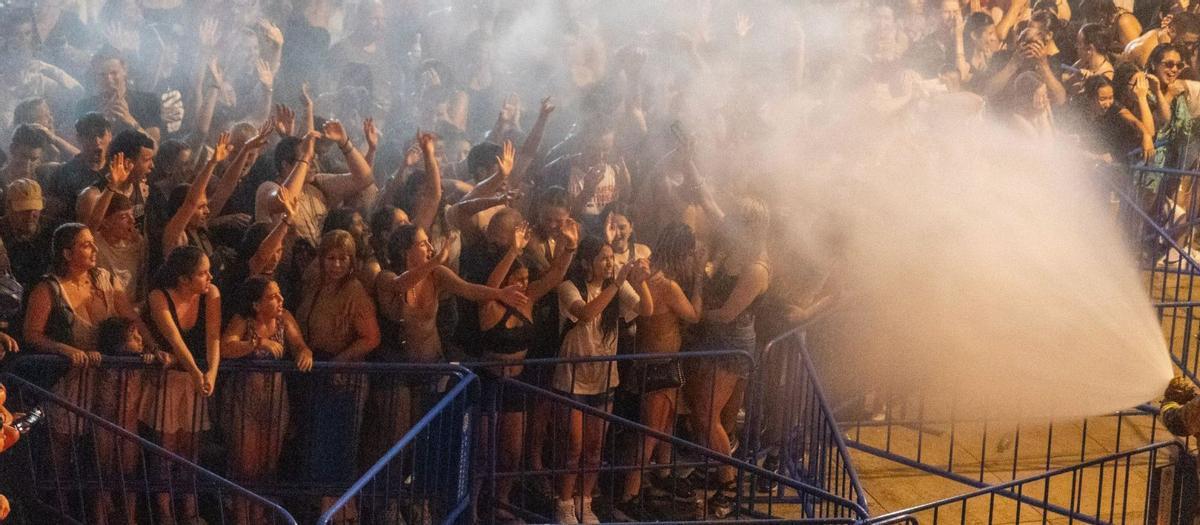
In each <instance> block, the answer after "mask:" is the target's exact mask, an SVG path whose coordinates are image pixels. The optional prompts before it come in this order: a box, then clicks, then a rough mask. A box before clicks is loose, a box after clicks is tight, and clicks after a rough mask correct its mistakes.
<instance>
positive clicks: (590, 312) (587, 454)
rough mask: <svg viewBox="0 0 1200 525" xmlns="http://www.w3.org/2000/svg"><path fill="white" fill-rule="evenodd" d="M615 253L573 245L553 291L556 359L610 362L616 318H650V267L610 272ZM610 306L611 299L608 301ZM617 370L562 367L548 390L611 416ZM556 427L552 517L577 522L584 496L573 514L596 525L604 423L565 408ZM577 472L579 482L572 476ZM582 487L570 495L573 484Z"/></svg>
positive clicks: (602, 246) (597, 243) (633, 265)
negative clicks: (561, 452)
mask: <svg viewBox="0 0 1200 525" xmlns="http://www.w3.org/2000/svg"><path fill="white" fill-rule="evenodd" d="M615 268H616V266H615V264H614V263H613V251H612V248H611V247H610V246H609V245H608V243H606V242H604V240H602V239H598V238H595V237H589V238H586V239H584V240H583V242H581V243H580V245H579V252H578V254H577V257H576V258H575V266H574V267H573V268H572V272H571V275H570V279H569V280H567V281H564V282H563V283H562V284H560V285H559V287H558V301H559V316H560V321H561V322H562V324H563V334H564V335H563V342H562V349H561V351H560V357H563V358H572V357H593V356H612V355H616V353H617V325H618V323H617V319H618V317H624V318H625V319H626V320H632V319H633V318H635V317H637V316H638V315H649V314H650V313H652V312H653V311H654V303H653V301H652V299H651V297H650V289H649V287H647V286H646V277H647V276H649V273H650V272H649V264H648V263H647V261H645V260H644V259H643V260H633V261H630V262H629V263H627V264H625V265H624V266H622V267H621V269H620V271H617V272H615V273H616V275H615V278H614V270H615ZM614 299H616V300H614ZM618 382H619V378H618V377H617V367H616V363H614V362H612V361H602V362H589V363H567V364H560V365H558V366H557V367H555V370H554V377H553V379H552V380H551V385H552V386H553V388H554V389H555V390H557V391H559V392H561V393H562V394H563V395H565V396H567V397H570V398H572V399H574V400H576V401H578V402H581V403H585V404H587V405H588V406H591V407H594V408H597V409H600V410H604V411H606V412H607V411H610V410H612V394H613V390H614V389H615V388H616V387H617V384H618ZM559 418H560V419H559V422H560V423H559V424H560V427H559V428H566V429H567V430H568V434H569V440H568V447H567V451H566V457H565V460H564V466H565V469H564V470H566V471H567V473H566V474H563V476H562V477H561V478H560V479H559V485H558V503H557V507H556V509H555V517H556V518H557V519H558V522H559V523H580V521H579V518H577V517H576V507H575V498H576V496H577V495H582V497H583V498H582V502H581V503H582V505H581V507H580V508H579V514H580V515H581V516H582V522H583V523H599V522H600V521H599V520H598V519H597V518H596V514H595V513H594V512H592V498H591V494H592V490H593V489H594V488H595V486H596V476H597V472H596V471H595V470H594V469H595V468H596V467H599V466H600V452H601V450H602V447H603V444H604V431H605V424H604V420H602V419H600V418H596V417H584V415H583V412H581V411H579V410H573V409H570V408H563V409H562V410H560V411H559ZM575 469H581V470H585V471H588V472H584V473H583V474H582V475H580V474H578V473H576V472H574V471H575ZM579 478H582V486H581V487H578V488H579V490H576V488H577V487H576V482H577V481H579Z"/></svg>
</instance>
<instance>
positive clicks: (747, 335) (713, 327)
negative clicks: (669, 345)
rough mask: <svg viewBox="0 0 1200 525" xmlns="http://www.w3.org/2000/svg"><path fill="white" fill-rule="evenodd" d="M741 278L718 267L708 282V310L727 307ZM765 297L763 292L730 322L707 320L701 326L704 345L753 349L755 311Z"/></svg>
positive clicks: (709, 348) (705, 296)
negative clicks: (726, 304) (726, 302)
mask: <svg viewBox="0 0 1200 525" xmlns="http://www.w3.org/2000/svg"><path fill="white" fill-rule="evenodd" d="M755 264H763V265H764V267H765V263H762V262H761V261H760V262H756V263H755ZM738 277H739V276H738V275H733V274H730V273H728V272H727V271H726V270H725V267H724V266H721V267H720V268H719V269H717V273H716V274H715V275H713V276H712V278H711V279H709V280H708V282H706V283H705V285H704V307H705V309H715V308H720V307H722V306H724V305H725V301H728V300H729V296H730V295H732V294H733V289H734V288H735V287H736V286H737V281H738ZM762 298H763V294H759V296H758V297H755V298H754V301H753V302H751V303H750V305H749V306H747V307H746V309H745V310H742V311H741V313H739V314H738V315H737V317H734V318H733V320H732V321H730V322H727V323H717V322H713V321H705V322H703V323H702V324H701V326H700V338H701V339H700V341H699V343H700V345H701V346H702V347H704V348H705V349H708V350H744V351H747V352H753V351H754V345H755V332H754V312H755V310H757V309H758V303H759V302H760V301H762Z"/></svg>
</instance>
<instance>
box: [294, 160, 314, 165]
mask: <svg viewBox="0 0 1200 525" xmlns="http://www.w3.org/2000/svg"><path fill="white" fill-rule="evenodd" d="M300 163H304V164H308V165H309V167H312V163H310V162H309V161H308V160H307V159H296V164H300Z"/></svg>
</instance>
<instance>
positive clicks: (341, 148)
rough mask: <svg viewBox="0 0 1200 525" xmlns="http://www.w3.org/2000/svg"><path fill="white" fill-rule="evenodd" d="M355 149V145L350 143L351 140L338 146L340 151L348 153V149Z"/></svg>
mask: <svg viewBox="0 0 1200 525" xmlns="http://www.w3.org/2000/svg"><path fill="white" fill-rule="evenodd" d="M353 147H354V145H353V144H351V143H350V139H346V141H345V142H342V143H341V144H338V149H340V150H342V151H346V150H348V149H350V148H353Z"/></svg>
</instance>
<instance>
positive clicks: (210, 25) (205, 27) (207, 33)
mask: <svg viewBox="0 0 1200 525" xmlns="http://www.w3.org/2000/svg"><path fill="white" fill-rule="evenodd" d="M219 28H220V26H218V25H217V19H216V18H213V17H207V18H205V19H204V21H203V22H200V47H202V48H204V49H212V48H214V47H216V45H217V29H219Z"/></svg>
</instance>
